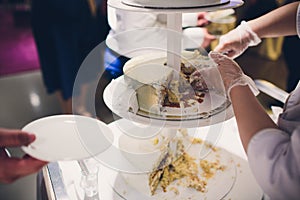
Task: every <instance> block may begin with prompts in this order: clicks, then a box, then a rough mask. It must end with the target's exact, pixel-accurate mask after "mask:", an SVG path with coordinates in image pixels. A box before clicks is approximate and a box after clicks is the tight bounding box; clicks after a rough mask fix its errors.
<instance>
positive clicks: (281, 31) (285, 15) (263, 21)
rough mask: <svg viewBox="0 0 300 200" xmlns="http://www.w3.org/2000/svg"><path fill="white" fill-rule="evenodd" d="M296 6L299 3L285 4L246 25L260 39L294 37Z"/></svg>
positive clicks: (295, 32)
mask: <svg viewBox="0 0 300 200" xmlns="http://www.w3.org/2000/svg"><path fill="white" fill-rule="evenodd" d="M298 5H299V2H294V3H290V4H287V5H285V6H282V7H280V8H278V9H276V10H273V11H271V12H269V13H267V14H265V15H263V16H261V17H259V18H256V19H254V20H251V21H248V24H249V26H250V27H251V29H252V30H253V31H254V32H255V33H256V34H257V35H258V37H260V38H267V37H278V36H288V35H296V34H297V31H296V16H297V9H298Z"/></svg>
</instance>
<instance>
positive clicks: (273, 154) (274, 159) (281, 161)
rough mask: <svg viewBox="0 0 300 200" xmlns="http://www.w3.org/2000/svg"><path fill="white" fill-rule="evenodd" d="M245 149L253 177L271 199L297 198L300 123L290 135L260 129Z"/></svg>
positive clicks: (299, 183) (299, 170)
mask: <svg viewBox="0 0 300 200" xmlns="http://www.w3.org/2000/svg"><path fill="white" fill-rule="evenodd" d="M247 153H248V160H249V165H250V168H251V170H252V172H253V174H254V176H255V178H256V180H257V181H258V183H259V185H260V186H261V187H262V189H263V190H264V192H265V193H266V194H267V195H269V196H270V197H271V199H299V197H300V127H298V128H297V129H295V130H294V131H293V133H292V135H291V136H289V135H288V134H287V133H285V132H284V131H281V130H278V129H265V130H262V131H260V132H259V133H257V134H256V135H255V136H253V138H252V139H251V141H250V142H249V145H248V151H247Z"/></svg>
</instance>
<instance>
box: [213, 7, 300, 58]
mask: <svg viewBox="0 0 300 200" xmlns="http://www.w3.org/2000/svg"><path fill="white" fill-rule="evenodd" d="M298 6H299V2H295V3H291V4H287V5H285V6H282V7H280V8H278V9H276V10H274V11H272V12H270V13H267V14H265V15H263V16H261V17H259V18H256V19H253V20H251V21H248V22H245V21H242V22H241V24H240V25H239V26H238V27H237V28H235V29H234V30H232V31H230V32H228V33H227V34H225V35H223V36H221V37H220V40H219V44H218V45H217V46H216V48H215V49H214V51H217V52H220V53H223V54H226V55H227V56H229V57H232V58H236V57H238V56H239V55H241V54H242V53H243V52H244V51H245V50H246V49H247V48H248V47H250V46H256V45H258V44H259V43H260V42H261V39H260V38H266V37H278V36H288V35H296V34H297V25H296V21H297V20H296V19H297V18H298V15H299V13H298V11H299V10H298Z"/></svg>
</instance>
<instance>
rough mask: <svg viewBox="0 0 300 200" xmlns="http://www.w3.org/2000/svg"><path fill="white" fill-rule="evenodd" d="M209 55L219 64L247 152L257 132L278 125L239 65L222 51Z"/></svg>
mask: <svg viewBox="0 0 300 200" xmlns="http://www.w3.org/2000/svg"><path fill="white" fill-rule="evenodd" d="M209 56H210V57H211V58H212V59H213V61H214V62H215V63H216V64H217V65H218V70H219V73H220V75H221V77H222V80H223V83H224V88H225V91H226V93H227V95H228V96H229V98H230V100H231V102H232V106H233V110H234V114H235V117H236V120H237V125H238V129H239V134H240V138H241V140H242V143H243V147H244V149H245V151H246V152H247V149H248V144H249V142H250V140H251V138H252V137H253V136H254V135H255V134H257V133H258V132H259V131H261V130H263V129H266V128H277V125H276V124H275V123H274V122H273V121H272V119H271V118H270V117H269V116H268V114H267V113H266V112H265V111H264V109H263V108H262V106H261V105H260V104H259V102H258V101H257V99H256V97H255V95H254V94H253V92H255V91H256V90H255V89H256V88H255V84H254V83H253V81H252V80H251V79H250V78H249V77H247V76H246V75H245V74H244V73H243V71H242V70H241V68H240V67H239V65H238V64H237V63H236V62H234V61H233V60H232V59H231V58H228V57H227V56H225V55H222V54H220V53H216V52H211V53H210V54H209ZM249 86H250V87H251V89H250V87H249Z"/></svg>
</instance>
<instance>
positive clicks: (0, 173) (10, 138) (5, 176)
mask: <svg viewBox="0 0 300 200" xmlns="http://www.w3.org/2000/svg"><path fill="white" fill-rule="evenodd" d="M34 140H35V136H34V135H33V134H28V133H25V132H23V131H21V130H8V129H3V128H1V129H0V182H2V183H12V182H13V181H15V180H17V179H18V178H21V177H23V176H27V175H29V174H32V173H35V172H37V171H39V170H40V169H41V168H42V167H43V166H44V165H46V164H47V162H44V161H40V160H37V159H35V158H32V157H30V156H28V155H25V156H24V157H23V158H12V157H10V155H9V153H8V152H7V150H6V149H5V147H20V146H23V145H25V146H27V145H29V144H30V143H32V142H33V141H34Z"/></svg>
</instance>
